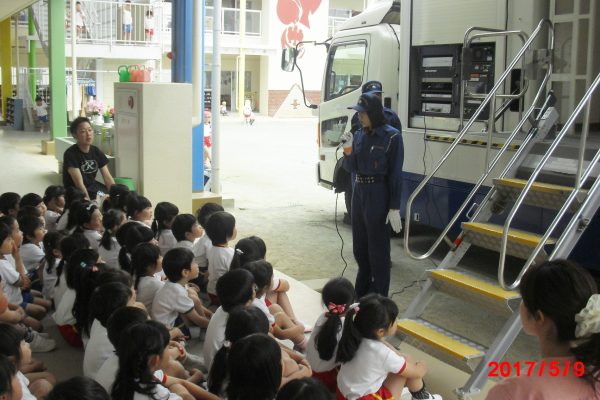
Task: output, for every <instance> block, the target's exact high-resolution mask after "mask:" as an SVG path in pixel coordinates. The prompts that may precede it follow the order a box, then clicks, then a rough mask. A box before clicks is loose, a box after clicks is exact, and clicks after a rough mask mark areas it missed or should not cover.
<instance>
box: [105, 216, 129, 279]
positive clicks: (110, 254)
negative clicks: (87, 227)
mask: <svg viewBox="0 0 600 400" xmlns="http://www.w3.org/2000/svg"><path fill="white" fill-rule="evenodd" d="M124 223H125V213H124V212H123V211H121V210H117V209H114V208H113V209H110V210H108V211H106V212H105V213H104V214H103V217H102V225H104V233H103V234H102V238H101V239H100V245H99V246H98V254H100V257H101V258H102V260H104V262H105V263H106V265H107V266H108V267H110V268H115V269H117V268H119V251H120V250H121V246H120V245H119V242H117V237H116V236H117V230H118V229H119V227H120V226H121V225H123V224H124Z"/></svg>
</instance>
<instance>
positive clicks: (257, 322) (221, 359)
mask: <svg viewBox="0 0 600 400" xmlns="http://www.w3.org/2000/svg"><path fill="white" fill-rule="evenodd" d="M253 333H264V334H268V333H269V320H268V319H267V316H266V315H265V313H264V312H262V311H261V310H260V309H258V308H256V307H243V306H239V307H236V308H235V309H234V310H233V311H231V312H230V313H229V318H228V319H227V324H226V326H225V340H226V341H227V342H228V343H227V344H226V345H225V344H224V345H223V346H221V348H220V349H219V351H217V353H216V354H215V357H214V358H213V362H212V364H211V366H210V373H209V374H208V390H209V391H210V392H211V393H214V394H216V395H217V396H219V395H221V393H222V392H223V384H224V383H225V382H226V380H227V355H228V353H229V348H230V347H231V345H232V344H233V343H235V342H237V341H238V340H240V339H241V338H243V337H246V336H248V335H251V334H253Z"/></svg>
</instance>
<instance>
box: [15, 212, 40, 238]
mask: <svg viewBox="0 0 600 400" xmlns="http://www.w3.org/2000/svg"><path fill="white" fill-rule="evenodd" d="M43 227H44V223H43V222H42V220H41V219H40V217H34V216H33V215H24V216H22V217H21V218H19V229H21V232H23V244H25V243H30V242H31V239H33V238H34V237H35V231H36V230H37V229H39V228H43Z"/></svg>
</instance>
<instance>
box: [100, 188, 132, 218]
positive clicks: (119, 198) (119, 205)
mask: <svg viewBox="0 0 600 400" xmlns="http://www.w3.org/2000/svg"><path fill="white" fill-rule="evenodd" d="M129 193H131V192H130V191H129V188H128V187H127V186H125V185H123V184H120V183H115V184H114V185H112V186H111V187H110V190H109V192H108V197H107V198H106V199H104V201H103V202H102V209H103V210H104V211H105V212H106V211H108V210H110V209H113V210H120V211H122V212H125V209H126V208H127V197H128V196H129Z"/></svg>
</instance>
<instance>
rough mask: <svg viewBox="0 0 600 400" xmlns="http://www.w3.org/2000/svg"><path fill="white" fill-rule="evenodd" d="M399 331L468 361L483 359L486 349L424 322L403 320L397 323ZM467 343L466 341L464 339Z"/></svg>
mask: <svg viewBox="0 0 600 400" xmlns="http://www.w3.org/2000/svg"><path fill="white" fill-rule="evenodd" d="M397 326H398V329H399V330H400V331H402V332H403V333H405V334H407V335H410V336H412V337H416V338H418V339H419V340H421V341H423V342H425V343H427V344H428V345H430V346H433V347H435V348H437V349H439V350H441V351H443V352H445V353H447V354H450V355H451V356H453V357H455V358H458V359H462V360H466V359H471V358H475V357H483V355H484V349H483V348H481V346H479V348H478V347H475V346H477V345H475V344H474V343H473V344H472V345H470V344H467V343H464V342H463V341H459V340H457V339H455V338H453V337H450V336H449V334H451V333H450V332H447V331H445V330H444V329H442V328H440V327H437V326H435V325H433V324H431V323H428V322H426V321H423V320H414V319H401V320H399V321H398V322H397ZM464 340H465V341H466V339H464Z"/></svg>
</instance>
